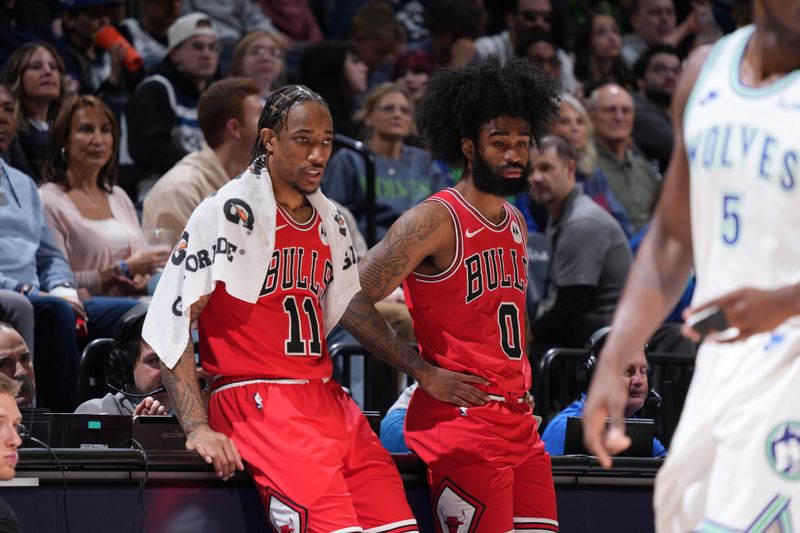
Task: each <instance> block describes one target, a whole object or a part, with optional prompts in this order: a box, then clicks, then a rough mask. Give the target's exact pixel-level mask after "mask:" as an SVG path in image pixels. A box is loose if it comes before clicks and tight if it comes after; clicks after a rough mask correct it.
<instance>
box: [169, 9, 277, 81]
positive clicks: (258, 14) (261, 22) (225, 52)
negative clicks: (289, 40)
mask: <svg viewBox="0 0 800 533" xmlns="http://www.w3.org/2000/svg"><path fill="white" fill-rule="evenodd" d="M183 9H184V11H183V12H184V13H203V14H204V15H206V16H207V17H208V18H210V19H211V20H212V21H213V22H214V27H215V28H216V30H217V32H218V37H219V42H220V44H221V45H222V48H221V56H220V66H221V67H222V71H223V72H224V71H226V70H228V65H229V63H230V58H231V52H232V51H233V47H234V45H235V44H236V42H237V41H238V40H239V39H241V38H242V36H243V35H245V34H246V33H248V32H251V31H255V30H264V31H270V32H274V33H278V30H277V28H275V26H274V25H273V24H272V21H270V20H269V19H268V18H267V16H266V15H265V14H264V11H263V10H262V9H261V7H259V5H258V4H257V3H256V2H254V1H253V0H225V1H224V2H220V1H219V0H184V2H183Z"/></svg>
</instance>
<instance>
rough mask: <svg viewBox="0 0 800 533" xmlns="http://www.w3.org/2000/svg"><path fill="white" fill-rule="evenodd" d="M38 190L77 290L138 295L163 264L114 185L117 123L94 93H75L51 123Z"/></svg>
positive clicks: (163, 258)
mask: <svg viewBox="0 0 800 533" xmlns="http://www.w3.org/2000/svg"><path fill="white" fill-rule="evenodd" d="M52 139H53V142H52V143H51V144H50V151H49V152H48V157H47V162H46V164H45V168H44V177H43V178H42V179H43V181H44V182H45V183H44V184H43V185H42V186H41V188H40V190H39V195H40V196H41V198H42V205H43V208H44V216H45V219H46V220H47V224H48V225H49V226H50V229H51V231H52V234H53V237H54V240H55V243H56V245H57V246H58V247H59V249H60V250H61V252H62V253H63V254H64V256H65V257H66V258H67V261H68V262H69V264H70V268H72V272H73V274H74V275H75V282H76V284H77V286H78V287H81V288H85V289H86V290H87V291H88V292H89V294H92V295H103V294H105V295H115V296H119V295H134V294H144V293H145V292H146V291H147V282H148V281H149V278H150V275H151V274H154V273H155V272H156V269H158V268H160V267H163V266H164V263H165V262H166V260H167V257H168V256H169V251H167V250H152V249H148V247H147V241H146V239H145V236H144V234H143V233H142V230H141V228H140V227H139V220H138V218H137V217H136V211H135V209H134V207H133V204H132V203H131V200H130V198H128V195H127V194H125V191H123V190H122V189H121V188H119V187H117V186H116V185H115V182H116V174H117V164H116V160H117V148H118V144H119V128H118V127H117V122H116V120H115V119H114V115H113V114H112V113H111V110H110V109H109V108H108V107H107V106H106V105H105V104H104V103H103V102H102V101H101V100H100V99H98V98H97V97H94V96H90V95H84V96H79V97H78V96H74V97H72V98H70V99H69V100H67V101H66V102H65V103H64V105H63V106H62V109H61V112H60V113H59V115H58V118H57V119H56V122H55V124H54V125H53V135H52Z"/></svg>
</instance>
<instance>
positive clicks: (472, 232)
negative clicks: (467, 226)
mask: <svg viewBox="0 0 800 533" xmlns="http://www.w3.org/2000/svg"><path fill="white" fill-rule="evenodd" d="M483 230H484V228H478V229H476V230H475V231H470V230H467V239H471V238H473V237H474V236H475V235H477V234H478V233H480V232H482V231H483Z"/></svg>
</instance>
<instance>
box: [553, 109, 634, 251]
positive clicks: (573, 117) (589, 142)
mask: <svg viewBox="0 0 800 533" xmlns="http://www.w3.org/2000/svg"><path fill="white" fill-rule="evenodd" d="M553 133H555V134H556V135H560V136H561V137H563V138H564V139H566V140H567V142H569V144H570V145H571V146H572V149H573V150H575V155H576V156H577V158H578V161H577V166H576V168H575V177H576V179H577V180H578V183H580V184H581V187H583V193H584V194H586V195H588V196H589V197H590V198H591V199H592V200H594V201H595V203H597V205H599V206H600V207H602V208H603V209H605V210H606V211H608V212H609V213H611V216H613V217H614V218H615V219H617V222H619V225H620V227H622V231H624V232H625V235H626V236H627V237H628V238H631V237H633V226H632V225H631V219H630V217H629V216H628V213H626V212H625V208H623V207H622V204H620V203H619V200H617V198H616V197H615V196H614V193H613V192H611V186H610V185H609V183H608V177H607V176H606V175H605V174H604V173H603V171H602V170H601V169H600V167H599V166H598V164H597V145H596V143H595V140H594V125H593V124H592V120H591V119H590V118H589V113H588V111H586V108H585V107H584V106H583V104H582V103H581V101H580V100H578V99H577V98H575V97H574V96H572V95H571V94H562V95H561V104H560V106H559V111H558V121H556V123H555V124H554V125H553Z"/></svg>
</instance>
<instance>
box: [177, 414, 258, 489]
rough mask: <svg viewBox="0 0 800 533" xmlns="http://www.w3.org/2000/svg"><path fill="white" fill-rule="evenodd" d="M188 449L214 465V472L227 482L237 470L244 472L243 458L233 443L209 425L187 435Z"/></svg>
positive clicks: (199, 427)
mask: <svg viewBox="0 0 800 533" xmlns="http://www.w3.org/2000/svg"><path fill="white" fill-rule="evenodd" d="M186 449H187V450H193V451H195V452H197V453H198V455H200V457H202V458H203V460H204V461H205V462H206V463H208V464H211V465H214V472H216V473H217V476H219V477H221V478H222V479H224V480H226V481H227V480H228V479H229V478H230V477H231V476H232V475H233V474H234V472H235V471H236V470H244V463H242V457H241V456H240V455H239V450H237V449H236V445H235V444H234V443H233V441H232V440H231V439H229V438H228V437H226V436H225V435H223V434H222V433H218V432H216V431H214V430H213V429H211V428H210V427H209V426H207V425H203V426H198V427H197V428H195V429H194V430H192V432H191V433H189V434H188V435H186Z"/></svg>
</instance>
